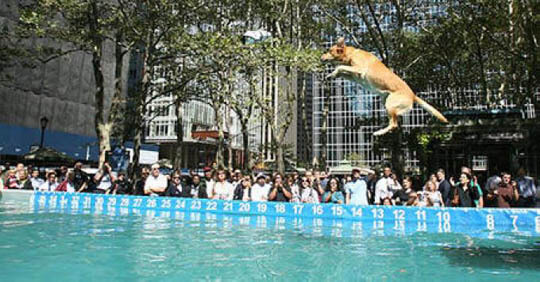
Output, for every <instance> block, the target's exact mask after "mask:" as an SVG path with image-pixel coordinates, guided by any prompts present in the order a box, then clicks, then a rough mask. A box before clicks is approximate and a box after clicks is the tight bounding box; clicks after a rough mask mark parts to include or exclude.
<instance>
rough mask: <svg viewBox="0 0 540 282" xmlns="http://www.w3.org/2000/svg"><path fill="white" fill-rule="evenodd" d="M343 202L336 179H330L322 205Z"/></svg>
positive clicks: (343, 198)
mask: <svg viewBox="0 0 540 282" xmlns="http://www.w3.org/2000/svg"><path fill="white" fill-rule="evenodd" d="M344 202H345V197H343V192H341V191H340V189H339V181H338V180H337V179H336V178H332V179H330V181H328V188H327V191H326V192H325V193H324V195H323V203H334V204H343V203H344Z"/></svg>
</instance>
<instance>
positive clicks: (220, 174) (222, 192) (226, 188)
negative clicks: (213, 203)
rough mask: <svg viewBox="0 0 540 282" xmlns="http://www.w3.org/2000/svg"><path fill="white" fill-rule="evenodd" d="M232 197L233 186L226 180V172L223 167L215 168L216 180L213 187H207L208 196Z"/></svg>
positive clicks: (224, 198) (225, 198)
mask: <svg viewBox="0 0 540 282" xmlns="http://www.w3.org/2000/svg"><path fill="white" fill-rule="evenodd" d="M233 197H234V187H233V186H232V184H231V183H230V182H228V181H227V172H226V171H225V170H223V169H218V170H217V180H216V182H215V183H214V185H213V187H208V198H210V199H214V200H232V199H233Z"/></svg>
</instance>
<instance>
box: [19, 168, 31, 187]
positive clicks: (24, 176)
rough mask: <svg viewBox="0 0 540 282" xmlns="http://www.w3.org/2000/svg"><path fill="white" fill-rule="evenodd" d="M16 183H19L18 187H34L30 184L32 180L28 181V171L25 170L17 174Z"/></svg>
mask: <svg viewBox="0 0 540 282" xmlns="http://www.w3.org/2000/svg"><path fill="white" fill-rule="evenodd" d="M18 185H19V187H18V188H19V189H24V190H34V187H33V186H32V181H30V178H28V173H27V172H26V170H23V171H22V172H21V173H20V174H19V182H18Z"/></svg>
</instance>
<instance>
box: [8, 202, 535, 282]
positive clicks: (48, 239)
mask: <svg viewBox="0 0 540 282" xmlns="http://www.w3.org/2000/svg"><path fill="white" fill-rule="evenodd" d="M7 194H8V193H4V198H3V199H2V200H0V225H1V227H0V280H1V281H18V280H27V281H35V280H83V279H84V280H131V279H133V278H137V279H140V280H172V279H176V280H178V279H183V280H215V279H222V280H245V281H248V280H253V279H265V280H334V279H339V280H381V279H387V280H398V279H400V280H402V279H403V280H405V279H406V280H410V279H416V280H419V279H422V278H428V277H429V278H430V279H435V280H446V279H454V280H455V279H463V278H466V279H468V280H473V279H475V280H476V279H480V280H487V279H495V280H506V279H518V280H533V279H535V278H537V277H538V275H539V274H540V260H538V259H537V258H538V257H539V255H540V244H539V243H538V240H539V237H538V233H535V232H536V230H535V225H534V223H531V224H530V226H531V228H530V229H527V228H525V227H526V226H525V224H521V225H520V224H519V220H521V219H520V218H518V223H517V226H518V228H523V231H519V232H512V231H511V230H510V231H507V230H506V229H505V230H504V231H501V232H499V231H497V232H494V231H493V230H489V229H488V228H474V226H473V225H471V228H470V229H473V230H474V229H477V230H476V231H477V232H469V233H470V234H468V233H466V232H459V230H461V229H460V228H461V227H458V225H455V226H454V225H451V226H450V230H448V229H446V231H445V226H444V225H445V221H444V213H442V217H441V223H442V227H441V228H442V231H441V232H439V230H438V228H439V222H438V217H437V215H436V212H435V211H433V212H435V214H434V216H435V219H433V220H430V217H431V212H432V211H431V210H428V209H417V210H415V211H418V210H421V211H426V217H427V220H426V225H427V228H426V229H423V226H420V227H421V228H420V230H419V231H417V230H416V229H417V227H418V224H417V222H415V221H410V220H409V221H407V220H404V222H405V223H404V224H405V226H401V225H400V223H398V224H397V225H395V220H393V219H394V217H395V215H394V214H393V212H391V211H395V210H399V209H383V213H384V214H387V215H388V216H389V217H388V218H386V217H385V216H384V215H383V217H382V218H378V216H379V215H380V214H378V213H379V211H378V208H377V207H375V208H376V212H375V213H372V212H371V209H372V208H374V207H369V209H370V210H366V211H364V210H363V215H364V216H365V217H366V218H365V219H362V220H349V219H345V218H343V216H342V217H339V216H332V215H328V216H327V217H317V215H315V216H313V215H312V216H307V215H306V216H305V217H302V216H296V217H294V216H292V217H289V216H275V215H269V214H267V213H266V214H265V213H262V212H258V210H257V206H253V205H251V206H250V212H251V213H252V215H248V214H249V213H245V212H244V213H243V214H242V213H235V212H234V209H235V207H234V205H238V207H237V208H238V209H239V208H240V207H239V204H240V203H239V202H234V203H233V207H232V210H231V211H230V212H229V213H224V212H221V211H218V209H219V208H224V204H225V203H226V202H218V203H216V205H217V206H216V211H212V210H210V211H206V209H205V207H206V205H207V204H208V202H212V201H205V202H201V206H200V208H199V210H198V211H193V210H190V209H188V208H186V209H185V210H180V211H175V212H173V213H171V211H173V210H174V207H172V208H171V210H165V211H163V209H159V208H158V202H156V203H155V204H156V206H154V207H152V206H153V205H154V203H150V206H149V207H148V208H146V209H143V207H146V206H147V204H146V203H144V202H141V203H140V205H141V206H140V208H141V210H139V213H137V212H135V213H133V212H130V209H128V212H127V213H125V212H126V211H122V210H121V201H122V197H115V198H116V200H117V201H118V205H115V206H114V207H115V208H114V213H113V212H112V210H113V209H109V207H111V206H110V205H108V204H107V203H109V199H110V198H107V197H97V198H94V200H93V203H94V204H93V205H90V206H89V207H85V206H84V202H85V199H84V197H83V198H82V199H81V198H78V199H77V200H78V203H80V204H81V205H77V208H74V204H72V203H71V202H70V201H69V200H67V201H65V202H64V204H62V202H61V200H62V199H61V198H58V197H57V198H55V204H54V205H48V206H45V204H46V203H47V201H49V200H50V197H51V196H54V195H53V194H47V195H46V198H47V197H49V200H46V201H45V203H43V206H41V203H40V195H33V194H32V195H28V194H13V193H10V195H7ZM64 195H65V194H64ZM32 196H33V198H32ZM36 196H37V197H36ZM56 196H62V195H61V194H56ZM80 196H82V194H81V195H80ZM92 197H95V196H92ZM100 198H101V199H103V200H98V199H100ZM135 198H136V197H130V198H129V199H130V201H132V202H133V203H135V200H134V199H135ZM30 202H32V203H33V204H30ZM90 202H91V203H92V201H90ZM98 202H101V204H102V206H101V208H96V207H99V205H97V206H96V204H98ZM111 202H112V201H111ZM36 203H37V204H36ZM50 203H52V202H50ZM115 204H116V203H115ZM159 204H160V205H161V202H159ZM171 204H173V203H171ZM174 204H175V203H174ZM185 204H187V205H188V206H187V207H191V205H192V202H189V203H188V202H186V203H185ZM252 204H253V203H252ZM269 204H270V203H269ZM212 205H213V204H210V206H212ZM220 205H221V206H220ZM165 206H167V205H165ZM292 206H294V205H292ZM194 207H198V204H195V206H194ZM246 208H247V207H246V206H244V209H246ZM289 208H290V209H291V210H290V211H292V212H294V207H292V208H291V207H290V206H289V205H287V206H286V208H285V209H286V211H289ZM306 208H307V209H312V211H313V210H314V211H315V212H318V211H317V209H318V208H315V209H313V208H312V207H311V206H307V205H306V206H305V207H304V209H306ZM238 209H237V210H238ZM252 209H253V210H252ZM269 209H273V210H274V211H279V210H280V209H281V208H278V209H276V208H275V206H272V205H267V211H268V212H269ZM297 209H298V208H297ZM323 210H324V211H323V214H322V215H324V212H326V210H329V211H330V212H331V206H327V205H325V206H324V207H323ZM449 210H450V209H447V210H445V211H449ZM131 211H133V208H132V209H131ZM441 211H443V210H440V211H439V212H441ZM176 212H179V213H181V215H180V214H176ZM443 212H444V211H443ZM534 212H536V211H534ZM344 213H345V212H344ZM405 213H406V214H405V218H408V217H407V216H408V215H407V214H408V213H409V210H406V211H405ZM137 214H141V216H137ZM396 214H397V216H398V218H399V216H400V213H399V212H398V213H396ZM412 214H413V215H414V216H416V214H414V212H413V213H412ZM449 214H450V215H451V217H452V218H451V219H450V220H452V219H453V216H454V213H453V212H452V211H450V212H449ZM134 215H135V216H134ZM322 215H321V216H322ZM471 215H472V213H471ZM390 216H391V217H390ZM422 216H423V215H422V213H420V218H422ZM533 218H534V217H533ZM378 219H381V220H378ZM494 219H495V220H496V219H498V217H497V216H495V217H494ZM374 222H377V223H374ZM379 222H382V223H379ZM397 222H400V221H399V220H398V221H397ZM450 223H452V224H453V223H454V222H452V221H451V222H450ZM484 224H485V222H482V224H481V225H482V226H483V225H484ZM409 226H411V227H409ZM432 226H433V227H432ZM494 226H495V227H498V225H497V223H496V222H495V223H494ZM508 228H513V224H511V223H510V225H508ZM478 229H482V230H478ZM484 229H485V230H484ZM495 231H496V230H495Z"/></svg>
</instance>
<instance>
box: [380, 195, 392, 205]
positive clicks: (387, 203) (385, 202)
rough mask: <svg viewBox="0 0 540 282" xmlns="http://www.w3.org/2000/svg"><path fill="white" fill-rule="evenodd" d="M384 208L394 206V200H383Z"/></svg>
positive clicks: (387, 198)
mask: <svg viewBox="0 0 540 282" xmlns="http://www.w3.org/2000/svg"><path fill="white" fill-rule="evenodd" d="M382 205H383V206H393V205H394V203H393V202H392V198H389V197H386V198H384V199H383V200H382Z"/></svg>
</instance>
